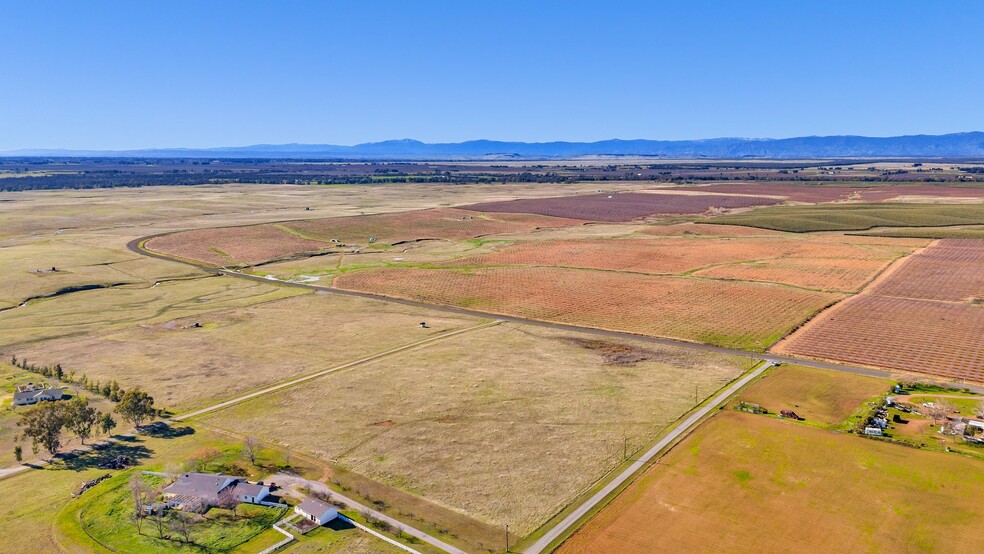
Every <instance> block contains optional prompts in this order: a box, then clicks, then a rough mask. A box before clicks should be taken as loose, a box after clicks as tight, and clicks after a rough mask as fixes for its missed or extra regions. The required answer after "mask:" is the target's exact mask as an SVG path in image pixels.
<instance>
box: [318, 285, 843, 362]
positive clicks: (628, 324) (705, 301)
mask: <svg viewBox="0 0 984 554" xmlns="http://www.w3.org/2000/svg"><path fill="white" fill-rule="evenodd" d="M335 286H337V287H338V288H342V289H348V290H355V291H362V292H370V293H376V294H382V295H386V296H393V297H397V298H408V299H413V300H419V301H423V302H429V303H434V304H442V305H448V306H460V307H465V308H472V309H476V310H481V311H487V312H492V313H498V314H503V315H514V316H518V317H524V318H529V319H537V320H542V321H552V322H558V323H568V324H573V325H581V326H586V327H595V328H600V329H611V330H617V331H626V332H631V333H639V334H644V335H655V336H664V337H671V338H676V339H682V340H689V341H697V342H703V343H708V344H716V345H720V346H727V347H733V348H744V349H756V350H761V349H763V348H765V347H767V346H768V345H770V344H772V343H773V342H775V341H776V340H777V339H778V338H780V337H781V336H783V335H784V334H785V333H787V332H788V331H789V330H791V329H792V328H794V327H795V326H797V325H799V324H800V323H801V322H802V321H803V320H805V319H806V318H808V317H809V316H811V315H812V314H814V313H816V312H817V311H818V310H820V309H822V308H823V307H825V306H827V305H829V304H830V303H831V302H833V301H835V300H838V299H840V298H841V297H842V295H839V294H833V293H824V292H814V291H807V290H802V289H796V288H791V287H785V286H781V285H773V284H765V283H746V282H737V281H717V280H712V279H694V278H687V277H660V276H653V275H643V274H632V273H617V272H607V271H592V270H585V269H561V268H548V267H502V268H482V269H464V270H462V269H418V268H385V269H370V270H365V271H359V272H354V273H348V274H344V275H342V276H340V277H338V278H337V279H336V280H335Z"/></svg>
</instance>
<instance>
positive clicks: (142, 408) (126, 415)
mask: <svg viewBox="0 0 984 554" xmlns="http://www.w3.org/2000/svg"><path fill="white" fill-rule="evenodd" d="M116 413H118V414H120V417H122V418H123V419H125V420H127V421H129V422H130V423H132V424H133V426H134V427H136V428H138V429H139V428H140V426H141V425H143V424H144V422H145V421H147V420H148V419H150V418H152V417H154V415H155V414H156V413H157V410H156V409H155V408H154V397H152V396H150V395H149V394H147V393H145V392H144V391H142V390H140V389H138V388H133V389H131V390H128V391H126V394H124V395H123V397H122V398H120V402H119V404H117V405H116Z"/></svg>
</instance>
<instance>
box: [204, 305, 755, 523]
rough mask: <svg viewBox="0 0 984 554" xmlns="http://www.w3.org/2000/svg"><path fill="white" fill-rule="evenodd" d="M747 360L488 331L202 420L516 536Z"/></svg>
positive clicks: (556, 334)
mask: <svg viewBox="0 0 984 554" xmlns="http://www.w3.org/2000/svg"><path fill="white" fill-rule="evenodd" d="M751 363H752V362H751V361H750V360H748V359H746V358H739V357H732V356H721V355H716V354H703V353H701V354H696V353H694V352H693V351H688V350H681V349H678V348H670V347H660V346H655V345H651V344H645V343H635V342H632V343H622V344H618V343H613V342H610V341H609V340H607V339H605V340H601V341H598V340H597V339H595V338H594V337H592V336H591V335H582V334H574V333H567V332H560V331H555V330H548V329H543V328H538V327H531V326H525V325H518V324H500V325H498V326H495V327H491V328H488V329H484V330H480V331H475V332H472V333H469V334H465V335H461V336H459V337H455V338H454V339H449V340H448V341H444V342H440V343H435V344H432V345H429V346H426V347H424V348H421V349H419V350H415V351H411V352H406V353H402V354H400V355H399V356H396V357H393V358H387V359H383V360H380V361H377V362H372V363H370V364H367V365H364V366H360V367H359V368H357V369H354V370H349V371H345V372H342V373H337V374H332V375H329V376H326V377H323V378H321V379H318V380H316V381H314V382H309V383H306V384H304V385H301V386H298V387H294V388H291V389H287V390H284V391H282V392H277V393H275V394H271V395H268V396H265V397H262V398H257V399H255V400H250V401H247V402H245V403H242V404H239V405H236V406H233V407H231V408H228V409H225V410H222V411H219V412H215V413H213V414H212V415H207V416H205V418H206V419H205V421H206V422H207V423H208V424H210V425H216V426H219V427H224V428H230V429H236V430H238V432H241V433H245V434H255V435H257V436H260V437H263V438H267V439H270V440H276V441H281V442H283V443H289V444H290V445H292V446H295V447H297V448H298V449H302V450H304V451H307V452H311V453H313V454H315V455H317V456H319V457H322V458H324V459H330V460H336V461H337V462H338V463H340V464H341V465H342V466H344V467H347V468H351V469H352V470H354V471H357V472H359V473H362V474H363V475H367V476H369V477H371V478H374V479H377V480H379V481H381V482H383V483H386V484H389V485H392V486H395V487H397V488H400V489H403V490H405V491H408V492H412V493H414V494H417V495H420V496H422V497H424V498H426V499H428V500H431V501H433V502H436V503H438V504H441V505H443V506H446V507H448V508H451V509H453V510H456V511H458V512H460V513H464V514H467V515H469V516H471V517H474V518H476V519H479V520H481V521H483V522H486V523H489V524H494V525H499V526H501V525H504V524H506V523H508V524H509V526H510V529H512V530H513V531H514V532H515V533H517V534H519V535H525V534H527V533H530V532H532V531H533V530H534V529H536V527H537V526H539V525H540V524H542V523H543V522H544V521H545V520H546V519H548V518H549V517H551V516H552V515H553V514H554V513H556V512H557V511H558V510H559V509H560V508H561V507H563V506H564V504H565V503H566V502H568V501H569V500H570V499H572V498H573V497H574V496H576V495H577V494H578V493H580V492H582V491H583V490H585V489H586V488H587V487H590V486H591V484H592V483H593V482H594V481H595V480H597V479H599V478H601V477H602V476H603V475H605V473H606V472H607V471H609V470H610V469H612V468H613V467H615V466H616V465H618V464H619V463H620V462H621V461H622V456H623V453H624V452H625V449H626V448H627V449H628V450H629V452H634V451H636V450H638V449H640V448H642V447H643V446H644V445H646V444H647V443H649V442H650V441H651V440H653V438H654V437H655V436H656V435H657V434H658V433H659V432H660V431H662V430H663V429H665V428H666V426H667V425H669V424H670V423H671V422H673V421H674V420H676V419H677V418H678V417H679V416H680V415H682V414H683V413H685V412H686V411H688V410H689V409H690V408H692V407H693V405H694V394H695V392H697V393H698V394H699V395H700V398H704V397H706V396H708V395H710V394H712V393H713V392H714V391H716V390H717V389H719V388H720V387H721V386H723V385H724V384H725V383H727V382H728V381H730V380H731V379H733V378H734V377H736V376H737V375H738V374H739V373H741V372H742V371H744V370H746V369H748V368H749V367H750V365H751ZM695 387H696V391H695Z"/></svg>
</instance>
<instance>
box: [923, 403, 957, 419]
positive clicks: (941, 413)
mask: <svg viewBox="0 0 984 554" xmlns="http://www.w3.org/2000/svg"><path fill="white" fill-rule="evenodd" d="M931 404H932V405H931V406H926V407H925V413H926V415H928V416H929V417H930V418H931V419H932V420H933V423H936V424H939V423H942V422H944V421H946V418H947V416H949V415H950V414H952V413H953V412H955V411H956V408H954V407H953V404H950V403H949V402H946V401H945V400H936V401H935V402H932V403H931Z"/></svg>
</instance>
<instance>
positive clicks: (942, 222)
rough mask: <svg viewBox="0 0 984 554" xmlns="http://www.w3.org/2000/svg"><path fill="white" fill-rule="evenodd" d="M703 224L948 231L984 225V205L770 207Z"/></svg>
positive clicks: (806, 229)
mask: <svg viewBox="0 0 984 554" xmlns="http://www.w3.org/2000/svg"><path fill="white" fill-rule="evenodd" d="M702 223H713V224H724V225H747V226H750V227H761V228H763V229H773V230H776V231H789V232H793V233H807V232H812V231H863V230H866V229H872V228H875V227H944V226H950V225H981V224H984V204H903V203H887V202H883V203H874V204H873V203H841V204H819V205H816V206H770V207H767V208H762V209H759V210H754V211H751V212H746V213H740V214H728V215H723V216H720V217H715V218H709V219H704V220H702Z"/></svg>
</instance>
